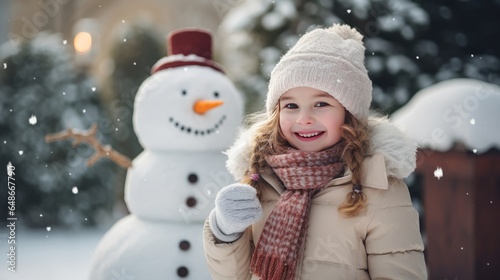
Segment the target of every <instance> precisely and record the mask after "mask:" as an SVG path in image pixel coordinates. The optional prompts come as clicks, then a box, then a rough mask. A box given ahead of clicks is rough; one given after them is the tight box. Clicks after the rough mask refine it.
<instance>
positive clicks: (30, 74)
mask: <svg viewBox="0 0 500 280" xmlns="http://www.w3.org/2000/svg"><path fill="white" fill-rule="evenodd" d="M69 48H70V47H69V46H68V45H66V42H65V41H64V40H63V39H62V38H60V37H59V36H58V35H54V34H47V33H41V34H39V35H38V36H36V37H34V38H33V39H32V40H30V41H27V42H23V43H17V42H14V41H10V42H7V43H5V44H4V45H3V46H2V48H1V49H0V61H1V64H0V65H2V69H0V165H2V166H4V170H6V169H5V168H6V166H7V164H8V162H11V163H12V165H13V166H14V167H15V175H14V178H15V184H16V200H15V208H16V210H15V213H16V216H17V217H20V218H19V221H22V222H23V223H25V224H27V225H29V226H34V227H48V226H51V227H53V226H56V225H62V226H75V225H93V224H95V223H96V222H98V218H99V216H102V215H101V214H102V213H103V212H106V211H109V210H110V207H111V206H112V205H113V198H114V195H113V188H112V182H113V178H114V175H113V172H112V171H113V170H112V167H113V166H114V164H112V163H111V162H110V161H109V160H101V161H99V162H97V164H95V165H94V166H92V167H87V166H86V162H87V160H88V159H89V158H90V157H91V156H92V155H93V153H94V151H93V150H92V149H91V148H90V147H89V146H86V145H80V146H77V147H72V146H71V142H70V141H60V142H54V143H45V141H44V136H45V135H46V134H50V133H55V132H59V131H61V130H64V129H67V128H75V129H81V130H86V129H88V128H89V127H90V126H91V124H92V123H97V124H98V125H100V122H101V121H102V120H103V119H104V118H103V115H102V113H101V108H100V106H99V104H98V98H97V92H96V85H95V83H94V82H93V81H92V80H91V79H90V78H88V77H87V76H85V75H84V74H81V73H80V74H79V73H77V71H75V69H74V67H73V65H74V63H73V61H72V56H71V52H70V49H69ZM99 137H100V140H101V141H102V142H104V143H106V142H108V140H107V139H105V135H103V134H102V133H100V134H99ZM0 179H1V181H2V185H4V186H6V185H7V182H6V181H7V173H6V172H5V171H4V172H0ZM5 191H6V188H1V192H2V195H1V197H2V198H4V199H2V202H1V204H2V205H1V206H0V207H1V208H2V209H7V207H6V205H4V202H5V201H6V200H5V197H6V196H5V193H4V192H5ZM4 206H5V207H4ZM0 213H2V214H4V213H6V212H5V211H0Z"/></svg>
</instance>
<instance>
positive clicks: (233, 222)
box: [208, 184, 262, 243]
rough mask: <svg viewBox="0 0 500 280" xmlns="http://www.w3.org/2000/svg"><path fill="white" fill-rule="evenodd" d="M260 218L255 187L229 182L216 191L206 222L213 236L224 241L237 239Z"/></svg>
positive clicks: (260, 211)
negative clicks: (212, 208)
mask: <svg viewBox="0 0 500 280" xmlns="http://www.w3.org/2000/svg"><path fill="white" fill-rule="evenodd" d="M261 218H262V207H261V205H260V201H259V199H258V198H257V191H256V190H255V188H253V187H251V186H249V185H245V184H231V185H229V186H227V187H224V188H223V189H222V190H220V191H219V192H218V193H217V196H216V198H215V208H214V210H212V212H211V213H210V216H209V219H208V222H209V225H210V229H211V230H212V233H213V234H214V236H215V237H216V238H217V239H218V240H220V241H222V242H226V243H230V242H233V241H235V240H237V239H238V238H239V237H240V236H241V235H242V234H243V232H244V231H245V229H246V228H247V227H249V226H250V225H251V224H253V223H255V222H257V221H258V220H260V219H261Z"/></svg>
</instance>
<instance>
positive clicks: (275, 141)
mask: <svg viewBox="0 0 500 280" xmlns="http://www.w3.org/2000/svg"><path fill="white" fill-rule="evenodd" d="M246 121H247V124H251V125H253V126H255V134H254V138H253V139H252V140H253V141H252V152H251V156H250V162H249V169H248V171H247V174H246V176H245V178H244V180H243V183H246V184H249V185H251V186H253V187H254V188H256V189H257V194H258V195H259V196H260V193H261V189H260V188H261V184H259V181H260V180H261V179H258V180H252V179H251V175H252V174H255V173H258V171H259V170H261V169H262V168H264V167H265V166H266V165H267V163H266V160H265V157H266V156H270V155H276V154H281V153H283V152H284V150H285V149H286V148H287V147H289V144H288V142H287V141H286V139H285V137H284V135H283V133H282V132H281V129H280V126H279V106H276V107H275V108H274V110H273V111H272V112H271V114H270V115H267V113H265V112H264V113H259V114H253V115H250V116H249V117H248V118H247V120H246ZM340 132H341V136H342V139H343V140H344V141H345V142H346V145H345V148H344V151H343V153H342V159H343V160H344V162H345V164H346V166H347V167H348V168H349V169H350V170H351V172H352V184H353V190H352V191H351V192H349V193H348V194H347V196H346V198H345V200H344V201H343V202H342V203H341V204H340V205H339V208H338V211H339V212H340V213H341V214H342V215H344V216H346V217H353V216H356V215H358V214H359V213H360V212H362V211H363V209H364V208H365V207H366V195H365V194H364V193H363V192H362V186H361V177H362V172H363V170H362V164H363V160H364V158H365V157H366V155H367V153H368V150H369V131H368V125H367V123H366V121H365V122H362V121H359V120H358V119H356V118H355V117H354V116H353V115H352V114H351V113H349V112H348V111H346V116H345V123H344V124H343V125H342V126H341V127H340Z"/></svg>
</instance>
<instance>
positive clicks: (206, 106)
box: [193, 100, 224, 115]
mask: <svg viewBox="0 0 500 280" xmlns="http://www.w3.org/2000/svg"><path fill="white" fill-rule="evenodd" d="M223 103H224V101H222V100H198V101H196V102H195V103H194V106H193V110H194V111H195V112H196V113H197V114H200V115H203V114H205V113H206V112H208V111H209V110H211V109H213V108H215V107H217V106H220V105H222V104H223Z"/></svg>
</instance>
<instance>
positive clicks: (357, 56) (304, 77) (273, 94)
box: [266, 24, 372, 119]
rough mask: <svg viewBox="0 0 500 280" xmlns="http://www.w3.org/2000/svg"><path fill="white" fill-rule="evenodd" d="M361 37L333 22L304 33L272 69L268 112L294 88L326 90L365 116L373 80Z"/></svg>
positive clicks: (346, 107) (358, 114)
mask: <svg viewBox="0 0 500 280" xmlns="http://www.w3.org/2000/svg"><path fill="white" fill-rule="evenodd" d="M362 40H363V36H362V35H361V34H360V33H359V32H358V31H356V30H355V29H354V28H351V27H350V26H348V25H340V24H334V25H333V26H332V27H330V28H319V29H315V30H313V31H310V32H308V33H306V34H304V35H303V36H302V37H301V38H300V39H299V40H298V41H297V43H296V44H295V46H293V47H292V48H291V49H290V50H289V51H288V52H287V53H286V54H285V55H284V56H283V57H282V58H281V59H280V61H279V62H278V64H277V65H276V67H275V68H274V69H273V71H272V72H271V78H270V81H269V89H268V94H267V100H266V109H267V112H268V113H271V111H272V110H273V109H274V107H275V106H276V104H277V103H278V101H279V99H280V97H281V96H282V95H283V94H284V93H285V92H287V91H288V90H290V89H292V88H295V87H311V88H315V89H318V90H321V91H324V92H327V93H328V94H330V95H331V96H333V97H334V98H335V99H337V101H338V102H340V103H341V104H342V105H343V106H344V107H345V109H346V110H347V111H349V112H350V113H351V114H353V115H354V117H356V118H358V119H364V118H367V117H368V111H369V108H370V103H371V101H372V82H371V80H370V78H369V77H368V73H367V71H366V68H365V65H364V60H365V47H364V46H363V41H362Z"/></svg>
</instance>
